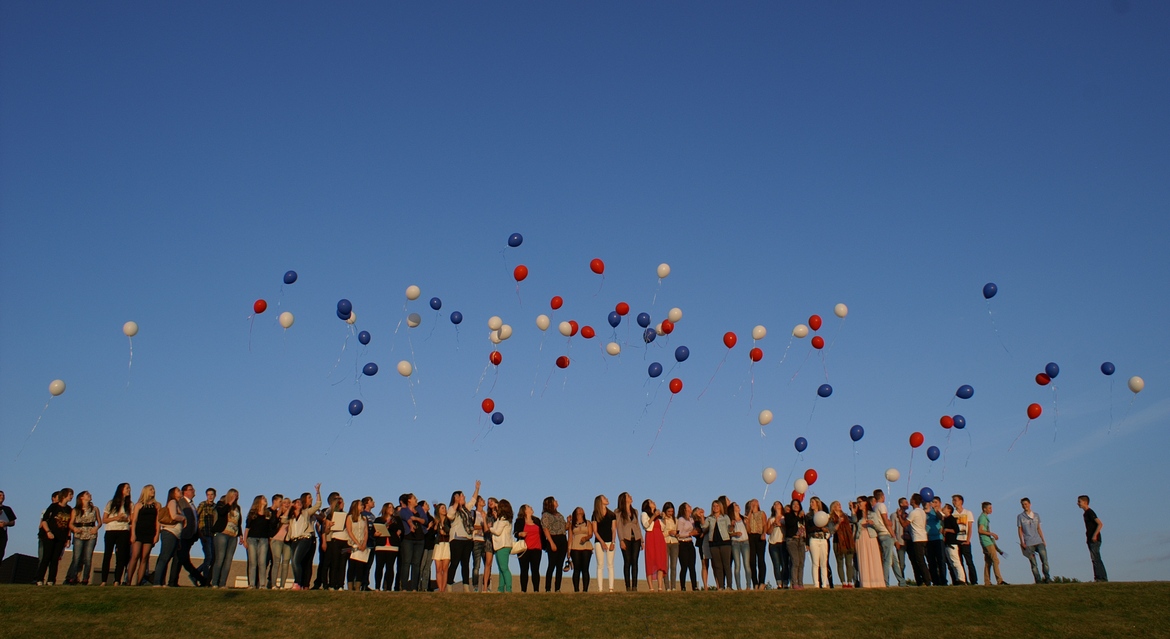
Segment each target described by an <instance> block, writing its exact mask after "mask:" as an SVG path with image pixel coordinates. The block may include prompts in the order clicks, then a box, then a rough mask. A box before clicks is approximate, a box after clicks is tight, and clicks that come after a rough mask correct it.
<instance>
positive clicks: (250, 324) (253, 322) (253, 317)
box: [248, 313, 256, 353]
mask: <svg viewBox="0 0 1170 639" xmlns="http://www.w3.org/2000/svg"><path fill="white" fill-rule="evenodd" d="M255 325H256V314H255V313H253V314H251V315H249V316H248V352H249V353H251V352H252V327H253V326H255Z"/></svg>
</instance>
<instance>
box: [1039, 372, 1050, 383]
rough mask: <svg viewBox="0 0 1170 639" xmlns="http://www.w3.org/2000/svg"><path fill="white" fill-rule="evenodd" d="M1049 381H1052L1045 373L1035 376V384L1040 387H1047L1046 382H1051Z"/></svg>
mask: <svg viewBox="0 0 1170 639" xmlns="http://www.w3.org/2000/svg"><path fill="white" fill-rule="evenodd" d="M1051 381H1052V378H1051V377H1049V376H1048V375H1047V374H1045V373H1037V374H1036V383H1037V384H1039V385H1041V386H1047V385H1048V382H1051Z"/></svg>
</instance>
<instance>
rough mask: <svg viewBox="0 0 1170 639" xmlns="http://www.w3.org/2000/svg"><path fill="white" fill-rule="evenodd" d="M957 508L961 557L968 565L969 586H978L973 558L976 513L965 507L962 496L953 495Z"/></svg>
mask: <svg viewBox="0 0 1170 639" xmlns="http://www.w3.org/2000/svg"><path fill="white" fill-rule="evenodd" d="M951 505H953V506H954V507H955V519H957V520H958V521H959V557H960V561H964V562H966V564H967V569H966V573H967V585H969V586H978V585H979V581H978V580H977V579H976V578H975V558H974V557H972V556H971V538H972V537H974V536H975V534H976V531H975V513H972V512H971V511H970V510H967V509H966V508H964V507H963V496H962V495H951Z"/></svg>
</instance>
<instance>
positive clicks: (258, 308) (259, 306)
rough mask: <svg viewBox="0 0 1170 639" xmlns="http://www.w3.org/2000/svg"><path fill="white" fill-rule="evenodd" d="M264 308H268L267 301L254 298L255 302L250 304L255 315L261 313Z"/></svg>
mask: <svg viewBox="0 0 1170 639" xmlns="http://www.w3.org/2000/svg"><path fill="white" fill-rule="evenodd" d="M266 310H268V302H265V301H264V300H256V302H255V303H254V304H252V312H254V313H256V314H257V315H259V314H261V313H263V312H264V311H266Z"/></svg>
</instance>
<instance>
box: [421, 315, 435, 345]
mask: <svg viewBox="0 0 1170 639" xmlns="http://www.w3.org/2000/svg"><path fill="white" fill-rule="evenodd" d="M438 327H439V311H435V321H434V322H433V323H431V332H430V333H427V338H426V339H424V340H423V341H424V342H429V341H431V336H432V335H434V334H435V329H436V328H438Z"/></svg>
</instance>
